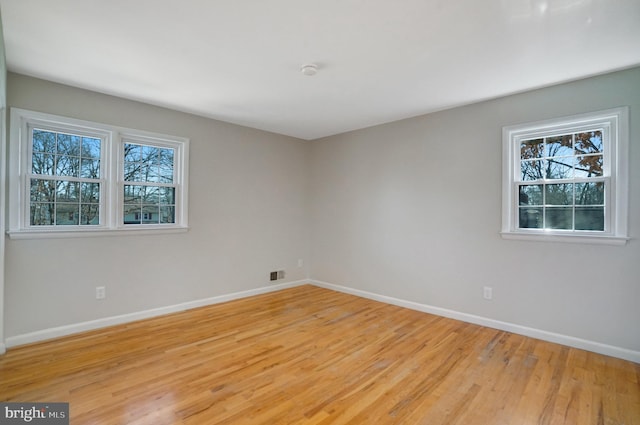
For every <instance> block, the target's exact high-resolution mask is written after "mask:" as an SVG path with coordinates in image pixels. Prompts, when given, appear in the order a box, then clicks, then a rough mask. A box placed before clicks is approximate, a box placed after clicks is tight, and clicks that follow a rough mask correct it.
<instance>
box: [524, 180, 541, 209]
mask: <svg viewBox="0 0 640 425" xmlns="http://www.w3.org/2000/svg"><path fill="white" fill-rule="evenodd" d="M519 195H520V197H519V199H520V205H542V185H541V184H529V185H522V186H520V194H519Z"/></svg>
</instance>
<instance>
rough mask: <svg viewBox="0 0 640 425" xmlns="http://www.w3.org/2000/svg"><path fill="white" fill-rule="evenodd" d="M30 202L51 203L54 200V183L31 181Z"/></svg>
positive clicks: (49, 181)
mask: <svg viewBox="0 0 640 425" xmlns="http://www.w3.org/2000/svg"><path fill="white" fill-rule="evenodd" d="M30 199H31V202H53V201H55V199H56V182H55V181H53V180H40V179H31V198H30Z"/></svg>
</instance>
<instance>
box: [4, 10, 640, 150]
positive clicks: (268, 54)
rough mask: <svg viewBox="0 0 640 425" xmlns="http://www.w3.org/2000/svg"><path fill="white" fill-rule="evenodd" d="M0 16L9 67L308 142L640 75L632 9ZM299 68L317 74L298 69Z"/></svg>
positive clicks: (639, 27) (638, 24)
mask: <svg viewBox="0 0 640 425" xmlns="http://www.w3.org/2000/svg"><path fill="white" fill-rule="evenodd" d="M0 12H1V14H2V22H3V26H4V37H5V46H6V56H7V64H8V68H9V70H10V71H14V72H18V73H22V74H27V75H32V76H35V77H39V78H44V79H47V80H51V81H55V82H61V83H65V84H70V85H73V86H77V87H82V88H87V89H91V90H95V91H98V92H103V93H108V94H113V95H116V96H121V97H125V98H130V99H135V100H139V101H143V102H147V103H151V104H155V105H161V106H166V107H169V108H173V109H177V110H181V111H186V112H191V113H195V114H198V115H202V116H206V117H211V118H215V119H219V120H223V121H228V122H232V123H237V124H241V125H245V126H249V127H254V128H259V129H263V130H268V131H272V132H275V133H281V134H286V135H291V136H295V137H299V138H302V139H315V138H319V137H323V136H328V135H333V134H337V133H342V132H345V131H349V130H354V129H358V128H363V127H368V126H371V125H375V124H380V123H384V122H389V121H394V120H398V119H402V118H407V117H412V116H416V115H421V114H424V113H428V112H433V111H437V110H442V109H446V108H450V107H454V106H458V105H463V104H468V103H473V102H476V101H479V100H484V99H489V98H494V97H498V96H502V95H506V94H510V93H516V92H521V91H524V90H528V89H532V88H537V87H542V86H548V85H551V84H556V83H560V82H565V81H569V80H574V79H578V78H582V77H586V76H591V75H595V74H600V73H603V72H607V71H611V70H616V69H623V68H628V67H631V66H635V65H638V64H640V0H395V1H393V0H269V1H266V0H135V1H132V0H0ZM307 62H314V63H316V64H317V65H318V66H319V72H318V74H317V75H315V76H313V77H307V76H304V75H302V74H301V73H300V67H301V65H303V64H304V63H307ZM568 101H570V100H568ZM586 109H588V108H586Z"/></svg>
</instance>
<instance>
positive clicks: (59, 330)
mask: <svg viewBox="0 0 640 425" xmlns="http://www.w3.org/2000/svg"><path fill="white" fill-rule="evenodd" d="M304 284H309V280H308V279H305V280H299V281H295V282H287V283H280V284H277V285H269V286H264V287H261V288H256V289H250V290H248V291H241V292H234V293H232V294H225V295H219V296H216V297H211V298H205V299H201V300H195V301H188V302H185V303H181V304H175V305H170V306H166V307H159V308H154V309H151V310H144V311H139V312H135V313H128V314H122V315H119V316H111V317H105V318H102V319H96V320H90V321H88V322H81V323H74V324H72V325H65V326H58V327H55V328H49V329H43V330H40V331H35V332H29V333H26V334H22V335H16V336H12V337H9V338H7V339H6V340H5V344H6V348H11V347H16V346H19V345H25V344H31V343H34V342H39V341H45V340H47V339H52V338H59V337H62V336H66V335H72V334H76V333H79V332H86V331H91V330H94V329H100V328H106V327H108V326H113V325H120V324H123V323H130V322H134V321H136V320H142V319H148V318H151V317H157V316H162V315H165V314H169V313H176V312H179V311H185V310H190V309H192V308H198V307H204V306H207V305H212V304H219V303H223V302H227V301H233V300H237V299H240V298H246V297H251V296H254V295H261V294H266V293H269V292H275V291H279V290H282V289H286V288H293V287H295V286H300V285H304ZM5 344H2V343H0V354H3V349H4V348H5Z"/></svg>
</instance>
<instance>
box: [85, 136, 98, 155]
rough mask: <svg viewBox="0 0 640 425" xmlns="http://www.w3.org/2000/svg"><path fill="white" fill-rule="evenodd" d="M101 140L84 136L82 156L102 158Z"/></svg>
mask: <svg viewBox="0 0 640 425" xmlns="http://www.w3.org/2000/svg"><path fill="white" fill-rule="evenodd" d="M100 145H101V140H100V139H95V138H92V137H83V138H82V157H83V158H90V159H100V150H101V146H100Z"/></svg>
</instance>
